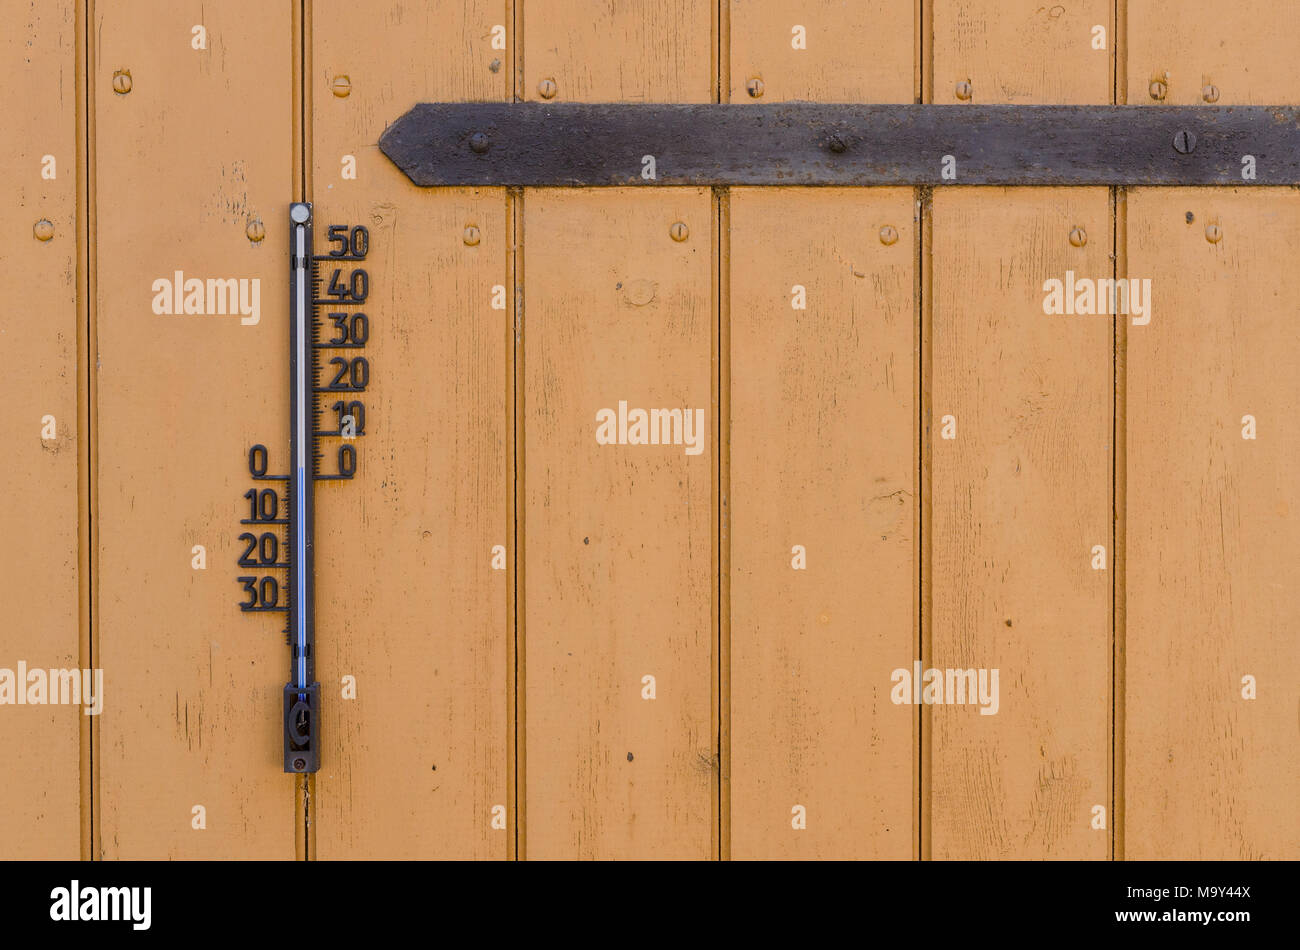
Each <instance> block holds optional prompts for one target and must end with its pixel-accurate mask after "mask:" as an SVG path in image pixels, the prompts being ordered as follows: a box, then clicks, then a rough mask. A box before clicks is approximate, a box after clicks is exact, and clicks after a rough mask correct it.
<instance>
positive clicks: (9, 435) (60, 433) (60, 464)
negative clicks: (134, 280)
mask: <svg viewBox="0 0 1300 950" xmlns="http://www.w3.org/2000/svg"><path fill="white" fill-rule="evenodd" d="M0 22H3V23H4V24H5V28H4V30H3V32H0V76H3V77H4V84H5V89H6V95H7V97H8V98H9V99H10V102H11V104H21V105H11V106H10V107H8V108H7V112H6V116H5V120H4V125H5V133H4V136H3V137H2V138H0V218H3V220H4V222H5V232H6V238H5V240H4V242H3V249H0V266H3V268H4V271H5V273H6V274H7V275H8V277H9V280H8V282H7V289H8V292H7V294H6V297H7V299H6V302H5V306H4V307H3V308H0V347H3V352H4V366H5V371H4V374H3V377H2V379H0V402H3V404H4V406H5V407H6V408H5V412H4V416H3V421H0V434H2V435H3V440H4V445H5V446H6V447H7V450H6V460H5V465H4V467H3V474H0V499H3V500H2V501H0V523H3V524H4V526H5V533H6V535H7V536H8V542H7V543H6V544H5V545H4V546H3V548H0V576H3V577H4V579H5V581H4V583H5V587H6V589H7V592H8V596H6V599H5V618H4V624H3V629H0V668H3V669H5V670H7V671H9V672H8V674H7V675H8V676H13V677H15V681H14V682H11V683H8V684H7V685H6V686H5V689H6V691H11V695H8V696H6V697H5V699H4V702H5V705H3V706H0V762H4V763H5V771H6V773H7V774H8V775H9V776H10V780H9V781H6V782H5V783H4V784H3V787H0V858H11V859H16V858H29V859H30V858H39V859H48V858H65V859H66V858H76V857H78V856H79V855H80V848H81V846H80V824H81V823H80V802H79V797H80V791H79V786H78V782H79V764H78V762H79V753H78V743H79V739H78V737H79V734H80V731H81V729H82V728H83V725H84V724H83V720H84V719H86V717H85V716H84V715H83V710H82V708H81V707H80V706H75V705H22V706H18V705H8V704H9V703H13V702H16V700H17V698H18V695H17V693H18V692H19V691H21V692H22V693H23V696H24V699H26V696H27V690H28V683H27V682H25V681H17V680H16V677H17V675H18V663H19V662H20V661H21V662H24V663H26V664H27V667H28V668H29V669H43V670H47V671H48V670H50V669H57V670H65V669H67V670H76V669H78V668H79V667H81V666H82V660H81V659H80V655H79V631H80V624H79V613H78V603H77V590H78V587H79V583H80V570H79V566H78V541H77V478H78V461H77V460H78V452H79V450H80V448H81V446H80V442H79V439H78V435H77V390H78V368H77V314H78V311H77V214H76V212H77V207H76V198H77V100H76V62H75V59H74V53H75V47H76V26H77V24H76V18H75V4H73V3H72V2H71V0H59V2H54V3H47V4H43V5H41V6H40V7H39V9H38V8H37V7H35V6H33V5H31V4H28V3H20V2H18V0H3V2H0ZM47 155H48V156H52V157H53V161H54V165H53V171H54V174H55V175H56V176H57V177H55V178H53V179H50V178H46V177H44V176H43V170H45V169H48V168H49V167H50V166H48V165H47V164H46V161H45V156H47ZM42 221H44V222H47V223H48V224H49V225H50V226H52V231H53V234H52V236H51V237H49V238H48V239H47V240H40V239H38V237H37V236H36V229H37V225H38V222H42ZM41 233H42V234H45V233H46V232H45V231H44V230H42V232H41ZM48 416H53V423H52V425H53V430H52V431H51V430H49V428H48V427H49V426H50V425H51V423H49V421H48V420H47V418H46V417H48ZM46 436H50V437H48V438H47V437H46ZM69 698H71V697H69ZM87 722H88V720H87Z"/></svg>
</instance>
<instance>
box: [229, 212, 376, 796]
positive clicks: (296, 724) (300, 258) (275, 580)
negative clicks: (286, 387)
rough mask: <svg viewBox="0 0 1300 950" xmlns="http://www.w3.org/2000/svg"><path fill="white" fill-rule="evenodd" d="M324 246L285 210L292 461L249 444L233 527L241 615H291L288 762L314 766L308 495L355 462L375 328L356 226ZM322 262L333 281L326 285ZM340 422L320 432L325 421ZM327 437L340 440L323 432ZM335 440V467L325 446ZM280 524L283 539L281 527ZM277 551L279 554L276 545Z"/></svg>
mask: <svg viewBox="0 0 1300 950" xmlns="http://www.w3.org/2000/svg"><path fill="white" fill-rule="evenodd" d="M327 233H328V240H329V244H330V248H329V252H328V253H326V254H313V253H312V206H311V204H309V203H306V202H295V203H294V204H292V205H290V207H289V241H290V250H289V256H290V268H289V277H290V281H289V288H290V297H289V375H290V383H291V385H290V392H289V458H288V470H289V471H288V474H286V475H268V474H267V468H268V464H269V452H268V451H267V448H266V446H265V445H262V444H260V443H259V444H258V445H254V446H253V447H252V448H250V449H249V450H248V471H249V474H250V475H251V476H252V478H253V481H254V482H274V483H276V486H277V487H267V488H262V487H255V488H253V489H250V490H249V491H247V492H245V493H244V498H245V500H246V501H247V502H248V509H247V514H248V517H247V518H243V519H241V521H240V524H241V525H248V526H250V528H249V530H246V531H245V532H244V533H242V534H241V535H240V536H239V540H240V541H241V542H242V543H243V544H244V545H245V548H244V551H243V553H242V554H241V555H240V558H239V567H240V568H241V569H252V570H253V571H254V572H255V573H252V574H242V575H241V576H240V577H239V578H238V580H239V583H240V584H242V585H243V589H244V596H245V598H246V599H245V600H244V601H243V602H241V603H240V605H239V609H240V610H242V611H244V612H245V613H262V612H279V613H284V614H287V615H288V623H287V624H286V626H285V628H284V634H285V641H286V643H287V645H288V646H289V647H290V648H291V651H290V670H289V682H288V683H287V684H286V685H285V687H284V770H285V771H286V772H315V771H317V770H318V769H319V768H320V684H319V683H318V682H316V663H315V658H314V653H315V645H316V623H315V620H316V618H315V613H316V610H315V606H316V605H315V583H314V578H313V525H314V512H313V505H312V499H313V495H314V490H315V483H316V482H322V481H347V480H349V479H351V478H352V477H353V476H354V475H355V474H356V470H357V448H356V444H355V440H356V439H357V438H359V437H360V436H362V435H363V434H364V433H365V418H366V409H365V405H364V404H363V403H362V401H361V399H360V394H362V393H364V392H365V391H366V387H367V386H368V385H369V382H370V364H369V362H367V360H366V358H365V357H364V356H362V355H360V354H357V353H355V352H354V351H357V350H361V349H363V348H364V347H365V345H366V340H367V339H369V337H370V318H369V317H368V316H367V314H366V313H365V312H364V311H363V310H362V309H361V308H362V307H363V306H364V305H365V303H366V299H367V298H368V297H369V296H370V277H369V274H368V273H367V272H366V271H365V270H364V269H363V268H362V267H361V266H360V265H361V264H362V263H363V262H364V261H365V259H366V254H367V253H368V252H369V250H370V232H369V231H368V230H367V229H366V228H365V227H363V226H360V225H358V226H355V227H353V226H349V225H345V224H344V225H330V227H329V230H328V232H327ZM326 271H328V274H329V277H328V280H329V283H328V285H327V286H325V287H324V288H322V283H323V281H322V276H323V274H324V272H326ZM327 416H328V418H329V419H330V422H331V423H333V422H334V421H337V423H338V425H337V428H333V429H329V430H324V429H322V428H321V425H322V422H323V420H324V419H325V418H326V417H327ZM325 440H337V441H336V442H335V441H328V442H327V441H325ZM325 445H329V446H331V447H333V448H334V452H333V459H334V462H333V465H332V470H331V471H329V472H326V471H325V470H324V460H325V457H326V455H325V450H324V449H323V448H322V446H325ZM281 528H283V529H284V533H283V536H281V534H280V529H281ZM281 552H283V554H282V553H281Z"/></svg>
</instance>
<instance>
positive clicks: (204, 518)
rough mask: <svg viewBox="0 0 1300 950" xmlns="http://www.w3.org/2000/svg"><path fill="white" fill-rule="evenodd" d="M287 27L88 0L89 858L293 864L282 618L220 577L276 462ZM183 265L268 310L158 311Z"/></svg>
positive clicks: (283, 322)
mask: <svg viewBox="0 0 1300 950" xmlns="http://www.w3.org/2000/svg"><path fill="white" fill-rule="evenodd" d="M195 25H201V26H203V27H205V28H206V31H207V48H206V49H194V48H192V46H191V42H192V40H193V39H194V35H193V33H192V27H193V26H195ZM290 27H291V24H290V15H289V8H288V7H287V6H284V5H269V6H268V5H266V4H261V3H257V2H253V0H239V2H233V3H228V4H222V5H220V6H216V5H211V4H208V5H203V6H200V5H199V4H178V5H170V4H159V3H151V2H142V0H136V2H123V3H112V4H108V3H100V4H96V6H95V8H94V17H93V20H92V22H91V24H90V28H91V29H92V31H93V35H94V43H93V48H92V56H93V63H94V73H93V75H92V77H91V79H92V82H93V97H94V107H95V115H94V119H95V133H96V138H95V142H94V152H93V156H94V162H95V164H94V168H93V172H94V179H93V180H94V184H95V188H96V194H97V202H96V206H95V209H94V211H95V221H96V225H97V226H96V232H95V235H94V240H95V247H96V252H97V272H96V274H95V282H96V286H97V293H96V296H95V299H94V301H93V306H94V308H95V311H96V326H97V327H98V338H97V339H96V340H95V352H94V359H95V361H96V367H97V373H98V388H97V391H96V392H95V398H96V399H97V411H98V420H99V424H98V428H97V430H96V432H95V433H94V437H95V440H96V445H97V451H98V469H97V471H96V472H95V477H96V479H97V494H98V499H99V507H98V511H97V513H96V520H95V525H94V531H95V537H96V551H95V554H96V570H97V575H96V578H95V581H96V586H95V599H94V616H95V622H96V628H97V637H98V655H97V665H102V666H103V668H104V712H103V714H102V717H101V719H100V721H99V730H98V734H97V737H96V746H95V759H96V767H97V770H98V776H99V782H98V788H97V791H96V794H97V799H98V809H99V813H100V816H101V820H100V822H99V824H98V826H97V828H96V838H97V845H96V854H97V856H101V857H104V858H163V857H210V858H229V857H263V858H291V857H293V855H294V791H293V788H294V785H293V779H292V778H290V777H289V776H286V775H284V774H283V773H282V772H281V770H280V769H281V761H282V750H281V728H282V713H281V709H282V705H283V704H282V699H281V697H282V690H283V688H284V683H285V681H286V680H287V672H288V661H287V649H286V647H285V645H284V638H283V636H282V635H281V630H282V628H283V621H284V616H283V615H279V614H277V615H271V614H263V615H257V616H243V615H241V614H240V613H239V611H238V609H237V607H236V604H237V603H238V602H239V601H240V600H241V599H242V598H241V593H240V588H239V585H237V584H236V583H235V580H234V577H235V575H236V573H237V569H236V566H235V562H236V559H237V558H238V557H239V555H240V554H241V553H242V551H243V545H241V544H240V543H239V542H237V541H236V538H237V536H238V534H239V533H240V532H241V531H242V530H245V529H244V528H242V527H241V526H240V525H239V524H238V523H237V522H238V520H239V519H240V518H241V517H247V513H248V502H247V501H245V500H244V499H243V497H242V495H243V493H244V492H245V491H247V490H248V489H249V488H250V487H252V482H251V481H250V479H249V475H248V466H247V458H246V453H247V451H248V447H249V446H250V445H251V444H253V443H255V442H261V443H264V444H265V445H266V446H267V447H268V448H269V449H270V452H271V465H272V468H273V471H274V470H278V471H281V472H282V471H284V470H285V468H286V465H287V458H286V456H287V453H288V431H289V430H288V382H287V379H288V374H287V372H286V367H287V365H288V339H289V338H288V331H287V319H288V296H287V294H285V293H284V290H283V288H284V287H285V281H286V276H285V275H286V274H287V273H288V263H289V259H288V221H287V214H288V204H289V201H290V199H291V197H292V195H291V191H290V189H291V183H292V171H293V165H294V161H295V159H294V156H293V154H292V151H291V141H292V127H291V121H292V111H291V102H292V93H293V89H292V70H291V60H290V56H289V52H288V50H289V41H290V37H291V32H290ZM118 70H129V71H130V74H131V88H130V91H129V92H125V93H118V92H116V91H115V89H114V73H115V72H117V71H118ZM119 84H121V80H119ZM251 221H261V222H262V223H263V227H264V230H265V237H264V238H263V239H262V240H260V241H254V240H251V239H250V237H249V236H248V228H249V225H250V222H251ZM176 271H181V272H183V273H184V274H185V275H186V276H187V277H194V278H202V279H204V280H207V279H208V278H213V279H218V278H229V279H237V280H250V281H251V280H258V281H260V317H259V321H258V322H257V323H256V325H242V324H241V319H242V318H241V316H239V315H238V314H236V315H229V314H227V315H197V314H170V315H168V314H158V313H155V312H154V307H153V301H154V298H155V296H156V291H155V290H154V287H153V284H154V281H155V280H159V279H167V280H172V279H173V276H174V273H175V272H176ZM247 286H248V287H249V288H250V290H251V284H250V285H247ZM204 305H205V307H206V300H205V302H204ZM195 545H203V546H204V547H205V548H206V552H207V568H206V569H205V570H195V569H194V568H193V567H192V566H191V563H192V558H193V557H194V554H193V553H192V549H193V547H194V546H195ZM196 806H202V807H203V808H204V809H205V817H206V828H205V829H203V830H198V829H196V828H195V827H194V823H195V822H196V821H197V818H196V816H195V814H194V811H193V809H194V808H195V807H196Z"/></svg>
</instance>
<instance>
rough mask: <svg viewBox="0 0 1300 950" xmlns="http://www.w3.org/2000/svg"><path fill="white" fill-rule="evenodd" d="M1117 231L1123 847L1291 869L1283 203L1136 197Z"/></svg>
mask: <svg viewBox="0 0 1300 950" xmlns="http://www.w3.org/2000/svg"><path fill="white" fill-rule="evenodd" d="M1128 220H1129V232H1128V260H1129V273H1130V275H1131V277H1133V278H1136V279H1141V280H1149V281H1150V282H1151V297H1152V302H1153V304H1152V308H1151V321H1150V323H1149V324H1147V325H1145V326H1133V327H1131V328H1130V330H1129V335H1128V339H1129V354H1128V360H1129V397H1128V432H1129V448H1128V459H1129V464H1128V487H1129V493H1128V526H1129V528H1128V537H1129V540H1128V631H1129V634H1128V665H1127V676H1126V679H1127V685H1128V690H1127V726H1128V730H1127V759H1126V767H1125V776H1126V788H1125V805H1126V844H1127V854H1126V856H1127V857H1129V858H1133V859H1155V858H1163V859H1169V858H1196V859H1208V858H1219V859H1252V860H1254V859H1260V858H1284V859H1294V858H1295V857H1296V856H1297V855H1298V854H1300V816H1298V815H1297V811H1296V807H1295V805H1296V802H1295V795H1296V788H1297V787H1298V786H1300V754H1297V744H1296V706H1295V684H1296V682H1297V680H1300V652H1298V651H1297V649H1296V629H1297V627H1300V595H1298V594H1297V591H1300V560H1297V558H1296V551H1297V549H1300V516H1298V515H1297V512H1296V503H1295V488H1294V485H1295V472H1296V471H1297V469H1300V435H1297V431H1296V406H1297V405H1300V384H1298V383H1297V377H1296V373H1295V366H1296V364H1297V362H1300V339H1298V338H1297V336H1296V331H1295V307H1294V303H1293V302H1294V301H1295V299H1296V298H1297V296H1298V295H1300V275H1297V273H1296V271H1295V268H1294V267H1293V266H1292V265H1291V260H1292V257H1293V255H1294V251H1295V248H1296V247H1297V246H1300V196H1298V195H1296V193H1295V192H1294V191H1291V190H1289V189H1267V190H1265V191H1253V190H1246V189H1231V190H1219V189H1199V188H1198V189H1193V188H1177V189H1137V190H1135V191H1133V192H1131V193H1130V196H1129V202H1128ZM1211 227H1213V228H1218V229H1219V230H1218V232H1217V238H1218V239H1217V240H1216V241H1211V240H1208V239H1207V228H1211ZM1209 236H1215V234H1214V232H1209ZM1252 434H1253V436H1254V437H1253V438H1247V436H1250V435H1252ZM1247 676H1249V677H1251V678H1252V679H1253V682H1254V685H1253V688H1252V687H1251V686H1250V685H1249V681H1246V680H1245V679H1244V678H1245V677H1247ZM1252 694H1253V695H1252ZM1248 697H1250V698H1248Z"/></svg>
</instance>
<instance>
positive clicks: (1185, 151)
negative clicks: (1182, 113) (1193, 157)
mask: <svg viewBox="0 0 1300 950" xmlns="http://www.w3.org/2000/svg"><path fill="white" fill-rule="evenodd" d="M1195 148H1196V133H1195V132H1189V131H1188V130H1187V129H1179V130H1178V131H1177V132H1175V133H1174V151H1175V152H1177V153H1178V154H1179V155H1190V154H1191V153H1192V151H1193V149H1195Z"/></svg>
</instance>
